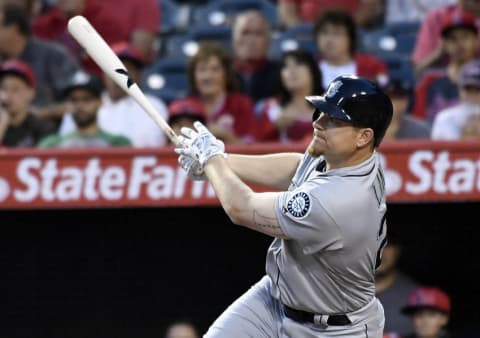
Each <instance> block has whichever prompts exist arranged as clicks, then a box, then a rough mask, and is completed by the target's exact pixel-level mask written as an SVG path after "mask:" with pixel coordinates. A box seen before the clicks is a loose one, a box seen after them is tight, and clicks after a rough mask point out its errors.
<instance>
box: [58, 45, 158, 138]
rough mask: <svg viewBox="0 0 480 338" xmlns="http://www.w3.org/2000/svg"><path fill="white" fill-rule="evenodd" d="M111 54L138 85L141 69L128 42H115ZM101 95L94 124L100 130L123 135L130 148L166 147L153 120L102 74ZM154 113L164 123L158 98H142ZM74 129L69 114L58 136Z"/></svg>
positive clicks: (139, 59)
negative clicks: (100, 103) (96, 124)
mask: <svg viewBox="0 0 480 338" xmlns="http://www.w3.org/2000/svg"><path fill="white" fill-rule="evenodd" d="M111 48H112V50H113V52H114V53H115V54H116V55H117V56H118V58H119V59H120V60H121V61H122V62H123V64H124V65H125V67H126V68H127V71H128V74H129V75H130V77H131V79H132V80H133V81H135V82H136V83H139V81H140V74H141V72H142V69H143V67H144V66H145V61H144V57H143V56H142V54H141V53H140V51H139V50H138V49H137V48H136V47H135V46H134V45H132V44H131V43H129V42H119V43H116V44H113V45H112V46H111ZM103 83H104V84H105V89H106V90H105V93H104V95H102V105H101V107H100V109H99V111H98V116H97V121H98V124H99V126H100V128H102V130H104V131H106V132H109V133H111V134H117V135H124V136H126V137H127V138H128V139H129V140H130V141H131V142H132V143H133V146H134V147H161V146H164V145H165V144H166V142H167V141H166V136H165V133H164V132H163V131H162V129H161V128H160V127H159V126H157V124H156V123H155V122H154V121H153V119H152V118H151V117H150V116H149V115H148V114H147V113H146V112H145V111H144V110H143V108H142V107H141V106H140V105H139V104H138V103H137V102H136V101H135V99H134V98H133V97H131V96H130V95H128V94H127V93H126V92H125V91H124V90H123V89H122V88H120V87H119V86H118V85H117V84H116V83H115V82H114V81H113V80H112V79H111V78H110V76H108V75H107V74H103ZM145 96H146V97H147V99H148V100H149V101H150V103H151V104H152V105H153V107H154V108H155V109H156V110H157V112H158V113H159V114H160V115H161V116H162V117H163V118H164V119H167V107H166V106H165V104H164V103H163V101H162V100H160V99H159V98H158V97H156V96H153V95H150V94H145ZM74 129H75V122H74V120H73V118H72V116H71V115H70V114H65V116H64V118H63V121H62V124H61V126H60V133H61V134H65V133H67V132H71V131H72V130H74Z"/></svg>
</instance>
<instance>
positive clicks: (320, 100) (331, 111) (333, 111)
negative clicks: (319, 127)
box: [305, 96, 352, 122]
mask: <svg viewBox="0 0 480 338" xmlns="http://www.w3.org/2000/svg"><path fill="white" fill-rule="evenodd" d="M305 99H306V100H307V101H308V102H310V104H311V105H312V106H313V107H314V108H315V111H314V112H313V116H312V120H313V121H316V120H317V119H318V117H319V116H320V113H321V112H323V113H325V114H327V115H328V116H329V117H332V118H334V119H337V120H341V121H345V122H352V118H351V117H350V116H349V115H348V114H347V113H345V111H344V110H343V109H342V108H340V107H338V106H337V105H335V104H332V103H329V102H328V101H327V100H326V99H325V97H323V96H307V97H305Z"/></svg>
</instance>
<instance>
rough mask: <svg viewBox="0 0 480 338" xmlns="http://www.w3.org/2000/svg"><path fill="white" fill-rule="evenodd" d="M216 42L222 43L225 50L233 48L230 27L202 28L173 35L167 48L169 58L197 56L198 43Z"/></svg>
mask: <svg viewBox="0 0 480 338" xmlns="http://www.w3.org/2000/svg"><path fill="white" fill-rule="evenodd" d="M206 40H214V41H218V42H220V43H222V44H223V45H224V46H225V48H227V49H228V50H231V48H232V30H231V28H230V27H212V26H201V27H196V28H195V29H192V30H191V31H189V32H187V33H182V34H176V35H172V36H170V37H169V38H168V41H167V46H166V55H167V56H175V55H180V56H191V55H193V54H195V52H196V49H197V47H198V42H201V41H206Z"/></svg>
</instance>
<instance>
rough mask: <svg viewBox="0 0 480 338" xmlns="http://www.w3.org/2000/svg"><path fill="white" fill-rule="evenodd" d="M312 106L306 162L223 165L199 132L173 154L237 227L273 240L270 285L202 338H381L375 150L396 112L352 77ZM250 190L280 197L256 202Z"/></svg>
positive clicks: (381, 217) (234, 159) (379, 187)
mask: <svg viewBox="0 0 480 338" xmlns="http://www.w3.org/2000/svg"><path fill="white" fill-rule="evenodd" d="M306 99H307V100H308V101H309V102H310V103H311V104H312V106H313V108H314V113H313V124H312V125H313V138H312V141H311V143H310V145H309V146H308V149H307V151H306V153H305V154H303V155H302V154H293V153H281V154H272V155H260V156H259V155H256V156H253V155H252V156H248V155H234V154H230V155H228V156H226V155H225V153H224V146H223V143H222V142H221V141H219V140H217V139H215V137H214V136H213V135H212V134H211V133H210V132H209V131H208V130H207V128H205V127H204V126H203V125H201V124H200V123H197V124H196V125H195V128H196V129H197V131H194V130H192V129H188V128H185V129H183V130H182V133H183V134H184V137H183V138H182V144H183V145H182V147H178V148H177V149H176V152H177V153H179V154H181V156H180V158H179V161H180V164H181V166H182V167H183V168H184V169H185V170H186V171H187V173H188V174H189V176H190V177H192V178H194V179H201V178H203V177H205V176H206V177H207V178H208V179H209V181H210V182H211V184H212V185H213V187H214V189H215V191H216V193H217V196H218V198H219V200H220V202H221V204H222V206H223V208H224V210H225V211H226V212H227V214H228V215H229V216H230V218H231V220H232V221H233V222H234V223H236V224H240V225H244V226H246V227H249V228H251V229H253V230H257V231H260V232H262V233H266V234H269V235H271V236H273V237H275V239H274V240H273V243H272V244H271V246H270V248H269V250H268V253H267V261H266V272H267V274H266V276H265V277H264V278H263V279H261V280H260V281H259V282H258V283H257V284H256V285H254V286H253V287H252V288H251V289H250V290H249V291H247V292H246V293H245V294H244V295H243V296H241V297H240V298H239V299H237V300H236V301H235V302H234V303H233V304H232V305H231V306H230V307H229V308H228V309H227V310H226V311H225V312H224V313H223V314H222V315H221V316H220V317H219V318H218V319H217V320H216V321H215V322H214V323H213V324H212V325H211V327H210V329H209V330H208V332H207V333H206V334H205V337H208V338H210V337H234V338H235V337H238V338H240V337H242V338H243V337H245V338H246V337H254V338H258V337H265V338H272V337H306V338H309V337H320V338H323V337H354V338H360V337H365V338H377V337H378V338H381V337H382V335H383V327H384V313H383V308H382V305H381V304H380V302H379V301H378V300H377V298H375V285H374V273H375V270H376V268H377V267H378V266H379V265H380V259H381V250H382V248H383V246H384V245H385V242H386V232H387V229H386V220H385V213H386V202H385V182H384V178H383V172H382V167H381V164H380V161H379V158H378V155H377V153H376V151H375V149H376V148H377V147H378V146H379V144H380V142H381V140H382V138H383V136H384V134H385V131H386V129H387V127H388V125H389V123H390V121H391V117H392V105H391V102H390V99H389V98H388V97H387V96H386V95H385V94H384V93H383V92H382V91H381V90H380V89H379V88H378V87H377V85H375V84H374V83H372V82H370V81H368V80H365V79H362V78H358V77H355V76H341V77H338V78H336V79H335V80H334V81H332V83H330V85H329V87H328V88H327V91H326V92H325V94H324V95H322V96H311V97H307V98H306ZM218 155H220V156H218ZM202 169H203V171H202ZM244 181H248V182H254V183H260V184H263V185H268V186H271V187H272V188H275V189H276V190H277V191H279V190H280V192H267V193H256V192H253V191H252V190H251V189H250V188H249V187H248V186H247V185H246V184H245V183H243V182H244Z"/></svg>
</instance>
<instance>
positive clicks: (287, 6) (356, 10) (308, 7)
mask: <svg viewBox="0 0 480 338" xmlns="http://www.w3.org/2000/svg"><path fill="white" fill-rule="evenodd" d="M387 2H388V1H387ZM333 7H335V8H341V9H344V10H346V11H348V13H350V15H352V16H354V17H355V21H356V23H357V25H359V26H360V27H362V28H366V29H371V28H373V27H377V26H378V25H380V24H381V23H382V19H383V12H384V2H383V0H278V16H279V18H280V21H281V23H282V26H283V27H286V28H289V27H293V26H295V25H298V24H299V23H302V22H313V21H315V19H316V18H317V16H319V15H320V14H321V13H322V12H323V11H324V10H326V9H329V8H333Z"/></svg>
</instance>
